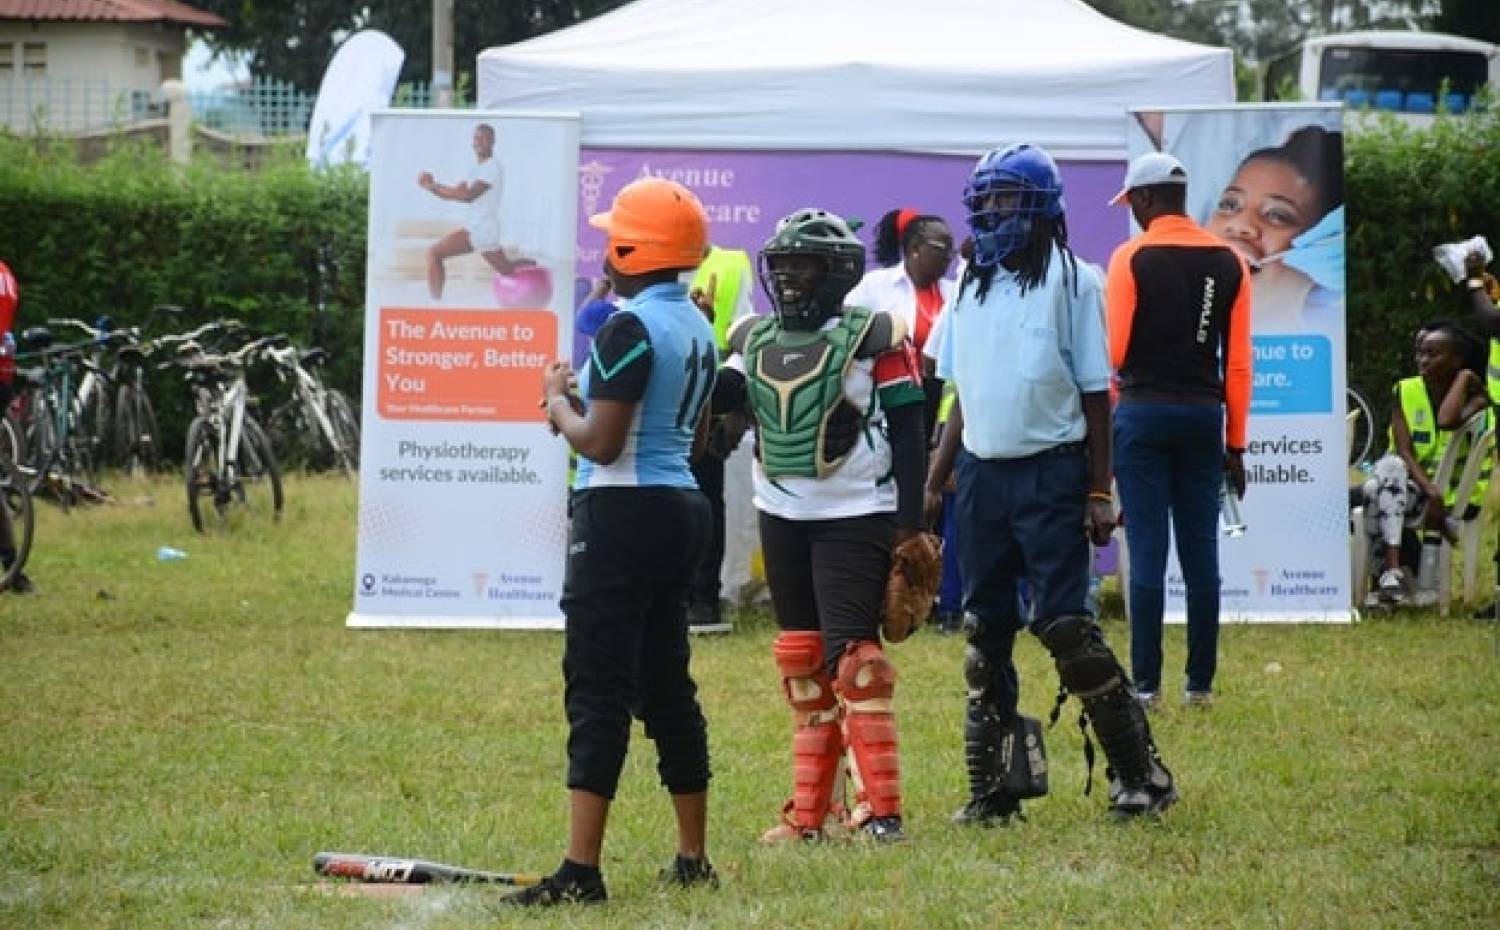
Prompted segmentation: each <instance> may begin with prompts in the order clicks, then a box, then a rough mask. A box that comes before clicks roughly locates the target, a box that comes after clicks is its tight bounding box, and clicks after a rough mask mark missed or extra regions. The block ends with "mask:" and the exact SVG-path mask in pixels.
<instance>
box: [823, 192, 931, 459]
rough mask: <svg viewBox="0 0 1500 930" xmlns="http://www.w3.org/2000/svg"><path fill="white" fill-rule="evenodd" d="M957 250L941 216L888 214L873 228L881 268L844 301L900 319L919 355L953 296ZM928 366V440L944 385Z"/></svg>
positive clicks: (925, 383) (911, 212) (925, 379)
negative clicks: (952, 273) (952, 272)
mask: <svg viewBox="0 0 1500 930" xmlns="http://www.w3.org/2000/svg"><path fill="white" fill-rule="evenodd" d="M955 252H956V249H955V248H954V243H953V232H952V230H950V229H949V228H948V224H947V222H946V221H944V219H943V218H942V217H940V216H933V215H932V214H928V213H918V212H917V211H916V210H912V209H909V208H906V209H901V210H892V211H890V212H889V213H887V214H886V215H885V216H883V217H881V218H880V223H879V225H878V226H876V228H875V261H876V262H877V263H879V265H880V267H879V268H877V269H875V270H874V271H871V272H869V273H868V274H866V275H865V276H864V278H863V280H861V281H860V282H859V284H858V285H856V286H855V288H854V290H852V291H850V292H849V296H848V297H847V298H845V300H844V302H845V304H847V305H848V306H851V307H865V308H867V309H870V310H886V311H889V312H891V313H894V314H895V315H896V316H899V317H901V318H902V319H904V320H905V321H906V326H907V332H909V333H911V334H912V341H913V342H914V343H916V346H917V351H918V352H919V353H921V352H922V348H923V346H925V345H926V344H927V338H928V336H930V335H931V334H932V329H933V326H934V325H935V324H936V323H937V319H938V316H939V315H940V314H941V313H942V311H943V306H944V305H945V304H947V302H948V300H949V298H950V297H952V295H953V288H954V283H953V279H951V278H948V277H945V276H946V275H947V274H948V268H949V267H950V266H951V265H952V264H953V256H954V254H955ZM924 362H925V356H924ZM927 366H928V370H926V371H924V372H923V373H922V374H923V378H922V384H923V389H924V390H925V391H926V392H927V410H926V418H925V420H924V422H925V424H926V436H927V437H928V440H929V441H930V440H931V438H932V433H933V427H934V425H935V424H936V421H937V410H938V403H939V401H941V399H942V396H943V383H942V382H941V381H938V380H937V379H936V378H934V377H932V375H933V372H932V370H931V367H932V366H931V364H930V363H927Z"/></svg>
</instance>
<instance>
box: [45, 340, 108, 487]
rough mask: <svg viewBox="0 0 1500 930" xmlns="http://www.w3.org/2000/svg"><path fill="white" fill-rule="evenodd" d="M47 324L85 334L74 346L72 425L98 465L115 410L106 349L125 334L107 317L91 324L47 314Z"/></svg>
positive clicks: (101, 463)
mask: <svg viewBox="0 0 1500 930" xmlns="http://www.w3.org/2000/svg"><path fill="white" fill-rule="evenodd" d="M47 326H48V327H49V328H50V329H53V330H56V329H58V328H60V327H64V326H66V327H71V328H72V329H76V330H78V331H79V332H81V333H83V334H84V335H85V336H87V337H88V342H85V343H79V344H78V345H77V348H78V350H79V352H80V358H81V362H82V367H83V377H82V378H80V379H79V380H78V388H77V391H76V393H75V394H74V400H73V404H74V411H73V414H74V419H73V429H74V432H75V433H76V434H77V436H78V442H79V443H81V444H82V445H84V446H86V447H87V451H88V458H89V461H90V462H91V463H92V464H93V466H94V468H95V469H97V468H99V466H101V465H103V464H104V454H105V452H106V450H107V447H108V439H109V436H110V433H111V424H112V420H113V414H114V399H113V393H114V386H115V378H114V372H113V371H111V370H110V368H111V367H113V366H107V365H106V364H105V358H104V357H105V353H106V352H108V351H109V350H110V349H111V348H114V347H116V346H118V345H119V344H120V343H121V342H122V341H123V340H125V339H127V338H128V337H127V336H126V334H124V333H122V332H118V331H114V330H112V329H111V327H110V320H109V317H100V318H99V319H98V320H95V321H94V324H93V325H89V324H88V323H85V322H83V321H82V320H75V319H59V318H49V319H48V320H47Z"/></svg>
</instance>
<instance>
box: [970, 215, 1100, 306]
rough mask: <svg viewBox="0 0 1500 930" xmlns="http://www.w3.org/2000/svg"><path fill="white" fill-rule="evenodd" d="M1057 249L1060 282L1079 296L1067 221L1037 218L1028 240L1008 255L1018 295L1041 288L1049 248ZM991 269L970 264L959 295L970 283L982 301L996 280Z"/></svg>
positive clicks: (1074, 260)
mask: <svg viewBox="0 0 1500 930" xmlns="http://www.w3.org/2000/svg"><path fill="white" fill-rule="evenodd" d="M1053 246H1057V251H1058V252H1059V253H1061V254H1062V257H1063V280H1064V283H1065V284H1066V285H1067V286H1068V287H1070V288H1072V289H1073V293H1074V295H1075V296H1076V295H1077V293H1078V259H1077V258H1076V257H1074V255H1073V250H1072V249H1070V248H1068V221H1067V219H1066V218H1065V217H1062V216H1059V217H1058V218H1057V219H1055V220H1054V219H1049V218H1047V217H1045V216H1038V217H1037V218H1036V219H1035V220H1034V221H1033V222H1032V224H1031V236H1030V238H1028V239H1027V240H1026V243H1025V244H1024V245H1022V246H1021V247H1020V248H1019V249H1017V250H1016V251H1014V252H1012V253H1011V254H1010V256H1009V257H1010V259H1011V260H1012V261H1011V264H1013V265H1014V266H1015V268H1014V270H1015V275H1016V284H1017V285H1019V286H1020V289H1021V293H1022V294H1025V293H1026V292H1027V291H1029V290H1031V289H1032V288H1034V287H1039V286H1041V284H1042V282H1043V281H1045V280H1047V270H1048V268H1049V266H1051V264H1052V247H1053ZM996 267H998V266H997V265H990V266H988V267H985V268H980V267H978V266H976V265H975V264H974V263H973V262H970V263H969V265H968V267H966V268H965V269H964V279H963V281H961V282H959V285H958V293H959V294H960V295H962V294H963V293H964V292H965V291H966V290H967V289H968V287H969V284H970V283H971V282H972V283H974V284H976V285H977V287H978V290H976V291H975V293H974V296H975V297H976V298H978V299H979V300H981V301H982V300H984V298H985V295H987V294H989V292H990V284H991V283H992V282H993V281H994V280H995V268H996Z"/></svg>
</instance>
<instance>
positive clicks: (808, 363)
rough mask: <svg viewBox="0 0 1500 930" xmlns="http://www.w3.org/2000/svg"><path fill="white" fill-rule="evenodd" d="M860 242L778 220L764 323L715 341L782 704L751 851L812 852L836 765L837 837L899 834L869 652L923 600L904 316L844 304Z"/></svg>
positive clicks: (885, 729) (927, 562) (879, 674)
mask: <svg viewBox="0 0 1500 930" xmlns="http://www.w3.org/2000/svg"><path fill="white" fill-rule="evenodd" d="M864 264H865V247H864V244H863V243H861V242H860V241H859V239H857V238H856V237H855V235H854V233H853V231H852V230H851V229H850V227H849V225H848V224H847V223H845V222H844V220H843V219H841V218H840V217H838V216H835V215H834V214H832V213H829V212H827V211H825V210H818V209H803V210H798V211H796V212H795V213H793V214H791V215H790V216H787V217H785V218H784V219H782V220H781V221H780V222H779V223H778V224H777V227H776V232H775V234H774V235H773V236H772V237H771V239H770V241H768V242H767V243H766V245H765V247H764V248H763V249H762V251H761V254H760V279H761V284H762V285H763V286H764V288H765V289H766V292H767V293H768V294H769V296H770V298H771V301H772V303H773V305H774V307H775V313H774V314H773V315H771V316H768V317H747V318H744V319H742V320H740V321H739V322H738V323H736V324H735V326H734V327H733V328H732V329H731V330H730V334H729V347H730V350H731V356H730V359H729V361H728V363H727V365H726V375H727V376H730V377H733V376H734V375H728V372H729V371H734V372H742V373H743V377H744V378H745V380H746V384H747V388H748V393H749V397H750V402H751V405H752V407H753V409H754V415H755V424H756V428H757V434H758V442H757V444H756V460H755V469H754V483H755V506H756V508H757V510H758V511H759V512H760V535H761V548H762V552H763V553H764V557H765V567H766V580H767V582H768V583H769V585H770V589H771V602H772V606H773V608H774V610H775V614H776V623H777V625H778V626H779V627H780V629H781V632H780V633H779V634H778V635H777V637H776V641H775V645H774V648H773V652H774V655H775V659H776V666H777V669H778V670H779V671H780V673H781V679H782V687H783V691H784V693H785V695H786V699H787V702H788V703H789V704H790V705H791V708H792V717H793V734H792V758H793V787H792V799H791V800H790V801H788V802H787V803H786V805H785V807H784V809H783V816H782V821H781V822H780V823H778V824H777V825H776V826H774V827H773V828H771V829H770V830H769V831H767V833H766V834H765V835H764V836H763V837H762V841H763V842H768V843H775V842H781V841H786V840H796V839H806V840H817V839H821V838H823V836H824V828H825V821H826V820H827V819H828V817H829V816H830V814H831V813H832V812H834V811H835V810H836V806H835V804H834V793H835V790H836V789H837V788H838V786H839V785H840V783H841V778H840V776H841V773H842V770H843V764H844V761H845V758H846V754H847V761H848V765H849V774H850V775H851V776H852V778H853V781H854V784H855V791H856V800H857V802H858V803H857V804H856V805H855V806H854V808H853V811H852V813H850V815H849V819H848V822H847V824H845V825H846V826H848V827H849V828H850V829H852V830H855V831H858V832H860V833H863V834H864V835H866V836H869V837H871V838H873V839H874V840H877V841H880V842H894V841H899V840H902V839H904V838H905V834H904V832H903V830H902V822H901V768H900V762H899V758H898V755H897V740H896V719H895V716H894V714H893V710H892V707H893V705H892V700H893V697H894V694H895V689H896V669H895V667H894V666H893V665H892V664H891V662H890V659H889V658H888V657H887V656H886V654H885V651H884V650H883V649H882V648H881V643H880V640H881V633H882V630H883V631H884V633H885V636H886V638H887V639H889V640H892V641H899V640H901V639H905V638H906V636H908V635H909V634H910V633H911V630H912V629H913V628H914V627H915V625H916V624H917V623H920V622H921V620H922V619H923V618H925V617H926V615H927V613H928V612H929V611H930V609H931V606H932V598H933V595H934V593H935V592H936V588H937V578H938V564H937V561H938V556H937V547H936V543H935V540H934V538H933V537H931V536H929V535H926V534H924V533H922V531H921V527H922V479H923V471H924V468H925V462H924V458H925V456H924V449H923V445H924V441H923V430H922V411H923V399H924V398H923V394H922V382H921V374H920V368H919V364H918V361H917V358H916V352H915V350H914V349H913V347H912V344H911V341H910V340H909V339H908V338H907V329H906V325H905V323H904V322H903V321H902V320H901V318H899V317H897V316H895V315H893V314H890V313H885V312H880V311H872V310H867V309H863V308H856V307H845V306H844V298H845V296H846V295H847V294H848V293H849V291H850V290H851V289H852V288H853V287H854V285H855V284H857V283H859V280H860V278H861V276H862V275H863V273H864Z"/></svg>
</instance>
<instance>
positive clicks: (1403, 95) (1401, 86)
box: [1262, 32, 1500, 125]
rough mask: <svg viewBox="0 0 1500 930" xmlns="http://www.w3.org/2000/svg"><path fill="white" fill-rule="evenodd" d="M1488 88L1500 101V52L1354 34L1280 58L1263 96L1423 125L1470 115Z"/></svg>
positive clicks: (1435, 36)
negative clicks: (1442, 114)
mask: <svg viewBox="0 0 1500 930" xmlns="http://www.w3.org/2000/svg"><path fill="white" fill-rule="evenodd" d="M1485 86H1488V87H1489V88H1490V90H1491V93H1492V94H1500V46H1496V45H1491V44H1490V43H1488V42H1480V41H1477V40H1475V39H1465V38H1460V37H1459V36H1450V35H1443V34H1441V33H1436V32H1346V33H1342V34H1336V35H1326V36H1317V37H1314V38H1310V39H1307V40H1305V41H1304V42H1302V44H1301V45H1299V46H1298V47H1297V48H1295V49H1293V50H1292V51H1290V52H1288V53H1286V54H1285V55H1282V56H1280V57H1278V58H1274V59H1272V60H1271V62H1270V63H1269V64H1268V65H1267V66H1266V71H1265V84H1264V87H1263V94H1262V96H1263V97H1264V98H1265V99H1266V100H1275V99H1277V98H1278V97H1284V96H1293V97H1295V98H1296V99H1301V100H1318V101H1323V102H1342V103H1343V104H1344V105H1345V106H1347V107H1348V108H1349V109H1350V110H1356V111H1357V110H1374V111H1384V112H1388V113H1393V114H1395V115H1396V116H1398V117H1399V118H1401V119H1403V120H1405V121H1407V122H1411V123H1415V124H1417V125H1423V124H1426V123H1428V122H1430V121H1431V120H1432V114H1434V113H1436V112H1438V111H1439V110H1444V111H1446V112H1449V113H1462V112H1464V111H1466V110H1467V109H1468V108H1469V107H1470V106H1472V105H1473V103H1474V95H1475V94H1476V93H1477V92H1478V91H1479V90H1480V89H1481V88H1483V87H1485ZM1288 91H1291V93H1290V94H1289V93H1288Z"/></svg>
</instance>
